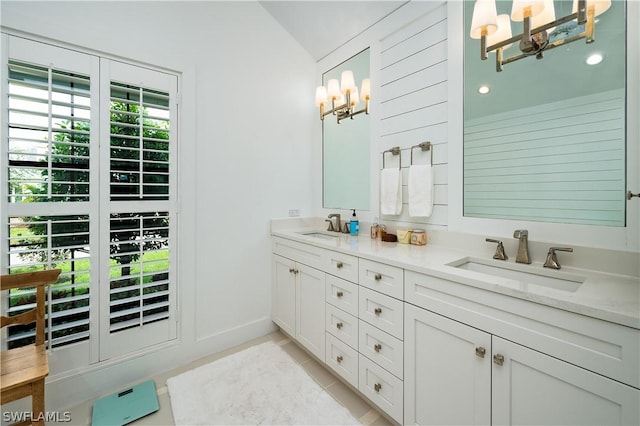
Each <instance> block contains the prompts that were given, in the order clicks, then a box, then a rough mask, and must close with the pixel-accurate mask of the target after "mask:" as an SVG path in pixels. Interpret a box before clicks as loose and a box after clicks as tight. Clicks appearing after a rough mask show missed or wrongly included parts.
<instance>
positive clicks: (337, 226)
mask: <svg viewBox="0 0 640 426" xmlns="http://www.w3.org/2000/svg"><path fill="white" fill-rule="evenodd" d="M334 217H335V218H336V225H335V226H333V218H334ZM325 222H329V227H328V228H327V231H333V232H340V223H341V222H340V214H339V213H331V214H330V215H329V219H325Z"/></svg>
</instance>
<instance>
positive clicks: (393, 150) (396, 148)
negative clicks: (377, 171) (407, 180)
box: [382, 146, 402, 169]
mask: <svg viewBox="0 0 640 426" xmlns="http://www.w3.org/2000/svg"><path fill="white" fill-rule="evenodd" d="M387 152H390V153H391V154H393V155H400V147H399V146H394V147H393V148H391V149H388V150H386V151H383V152H382V168H383V169H384V168H385V167H384V156H385V154H386V153H387ZM401 167H402V161H398V169H400V168H401Z"/></svg>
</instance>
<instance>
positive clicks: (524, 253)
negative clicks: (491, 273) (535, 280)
mask: <svg viewBox="0 0 640 426" xmlns="http://www.w3.org/2000/svg"><path fill="white" fill-rule="evenodd" d="M513 238H517V239H518V240H520V242H519V243H518V254H517V255H516V262H517V263H526V264H529V263H531V259H530V258H529V246H528V239H529V231H527V230H526V229H516V230H515V231H513Z"/></svg>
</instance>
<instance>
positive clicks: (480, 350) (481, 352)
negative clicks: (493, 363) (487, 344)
mask: <svg viewBox="0 0 640 426" xmlns="http://www.w3.org/2000/svg"><path fill="white" fill-rule="evenodd" d="M486 353H487V350H486V349H485V348H483V347H482V346H478V347H477V348H476V356H478V357H480V358H484V354H486Z"/></svg>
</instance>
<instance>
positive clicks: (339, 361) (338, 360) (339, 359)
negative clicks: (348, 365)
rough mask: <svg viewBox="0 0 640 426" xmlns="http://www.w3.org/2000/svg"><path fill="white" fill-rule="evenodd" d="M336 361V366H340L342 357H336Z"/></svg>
mask: <svg viewBox="0 0 640 426" xmlns="http://www.w3.org/2000/svg"><path fill="white" fill-rule="evenodd" d="M336 361H337V362H338V364H340V363H341V362H342V355H338V356H337V357H336Z"/></svg>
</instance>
